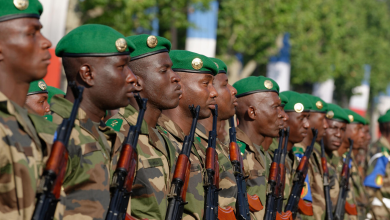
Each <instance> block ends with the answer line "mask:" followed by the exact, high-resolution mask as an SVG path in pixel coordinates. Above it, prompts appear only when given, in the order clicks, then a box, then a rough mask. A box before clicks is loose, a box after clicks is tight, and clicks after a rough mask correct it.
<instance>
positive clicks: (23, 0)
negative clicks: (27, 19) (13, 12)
mask: <svg viewBox="0 0 390 220" xmlns="http://www.w3.org/2000/svg"><path fill="white" fill-rule="evenodd" d="M28 4H29V2H28V0H14V5H15V7H16V8H17V9H19V10H21V11H23V10H26V9H27V8H28Z"/></svg>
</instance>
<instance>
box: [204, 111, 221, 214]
mask: <svg viewBox="0 0 390 220" xmlns="http://www.w3.org/2000/svg"><path fill="white" fill-rule="evenodd" d="M211 112H212V114H213V129H212V130H211V131H210V132H209V141H208V148H207V151H206V178H205V185H204V189H205V203H204V210H205V215H204V219H205V220H216V219H218V191H219V188H217V184H218V185H219V164H218V156H217V152H216V151H215V146H216V144H217V117H218V105H215V109H212V110H211ZM217 173H218V174H217ZM217 176H218V179H217Z"/></svg>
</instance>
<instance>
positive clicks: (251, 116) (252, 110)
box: [247, 106, 256, 120]
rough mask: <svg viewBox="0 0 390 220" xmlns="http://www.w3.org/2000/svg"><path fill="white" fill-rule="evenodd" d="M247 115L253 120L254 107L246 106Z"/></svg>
mask: <svg viewBox="0 0 390 220" xmlns="http://www.w3.org/2000/svg"><path fill="white" fill-rule="evenodd" d="M247 113H248V116H249V118H250V119H252V120H254V119H255V118H256V108H255V107H253V106H249V107H248V112H247Z"/></svg>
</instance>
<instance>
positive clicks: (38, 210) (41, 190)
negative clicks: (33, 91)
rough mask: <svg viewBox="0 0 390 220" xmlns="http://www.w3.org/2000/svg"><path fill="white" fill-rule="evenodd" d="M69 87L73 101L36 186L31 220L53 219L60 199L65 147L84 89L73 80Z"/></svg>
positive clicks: (64, 167)
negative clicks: (35, 199) (68, 115)
mask: <svg viewBox="0 0 390 220" xmlns="http://www.w3.org/2000/svg"><path fill="white" fill-rule="evenodd" d="M69 87H70V88H71V89H72V92H73V96H74V98H75V101H74V103H73V107H72V111H71V113H70V117H69V118H67V119H64V120H63V121H62V123H61V124H60V126H59V127H58V129H57V131H56V133H55V135H54V143H53V147H52V149H51V153H50V157H49V159H48V161H47V163H46V167H45V170H44V171H43V174H42V177H41V182H40V186H39V187H38V191H37V195H36V198H37V201H36V204H35V209H34V214H33V216H32V220H46V219H53V217H54V213H55V210H56V206H57V203H58V201H59V200H60V193H61V186H62V183H63V181H64V177H65V171H66V166H67V163H68V150H67V147H68V143H69V138H70V135H71V133H72V130H73V127H74V121H75V120H76V116H77V112H78V109H79V106H80V103H81V100H82V97H83V91H84V87H81V86H77V85H76V82H74V81H73V82H69Z"/></svg>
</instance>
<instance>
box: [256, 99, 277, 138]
mask: <svg viewBox="0 0 390 220" xmlns="http://www.w3.org/2000/svg"><path fill="white" fill-rule="evenodd" d="M252 97H253V100H254V102H256V103H254V106H255V107H256V109H255V111H256V112H255V113H256V118H255V120H256V121H257V124H258V126H257V128H258V132H259V133H260V134H261V135H263V136H265V137H277V136H278V135H279V129H281V128H283V118H282V114H281V109H280V104H281V101H280V99H279V96H278V94H277V93H275V92H261V93H254V94H252V95H251V96H250V98H252Z"/></svg>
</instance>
